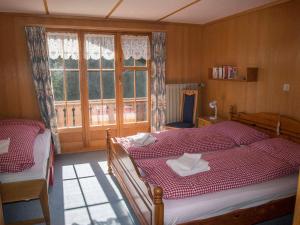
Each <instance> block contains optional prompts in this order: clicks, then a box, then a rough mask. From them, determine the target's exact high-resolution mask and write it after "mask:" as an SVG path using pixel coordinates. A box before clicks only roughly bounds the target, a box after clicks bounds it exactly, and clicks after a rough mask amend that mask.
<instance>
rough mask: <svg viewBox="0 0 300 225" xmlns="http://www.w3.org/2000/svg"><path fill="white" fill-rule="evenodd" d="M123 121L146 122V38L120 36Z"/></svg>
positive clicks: (147, 54) (148, 52)
mask: <svg viewBox="0 0 300 225" xmlns="http://www.w3.org/2000/svg"><path fill="white" fill-rule="evenodd" d="M122 50H123V73H122V84H123V86H122V90H123V121H124V123H132V122H133V123H134V122H145V121H148V120H149V119H148V66H149V65H148V61H147V59H148V58H149V54H150V50H149V39H148V36H127V35H123V36H122Z"/></svg>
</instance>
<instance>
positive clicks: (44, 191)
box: [0, 150, 54, 225]
mask: <svg viewBox="0 0 300 225" xmlns="http://www.w3.org/2000/svg"><path fill="white" fill-rule="evenodd" d="M53 160H54V152H53V151H52V150H50V154H49V158H48V161H47V168H48V169H47V174H46V179H36V180H28V181H18V182H12V183H3V184H0V225H5V223H4V218H3V209H2V204H5V203H13V202H19V201H27V200H33V199H39V200H40V203H41V208H42V211H43V216H44V217H43V218H36V219H30V220H26V221H18V222H15V223H10V224H6V225H18V224H19V225H25V224H26V225H30V224H39V223H46V225H50V211H49V203H48V186H49V182H50V184H51V183H52V182H53V180H51V179H53V178H52V177H51V174H52V175H53V168H52V166H53Z"/></svg>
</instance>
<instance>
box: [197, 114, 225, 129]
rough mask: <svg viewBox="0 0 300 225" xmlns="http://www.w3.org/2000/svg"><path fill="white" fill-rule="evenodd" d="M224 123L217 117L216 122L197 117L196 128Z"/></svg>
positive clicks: (205, 117)
mask: <svg viewBox="0 0 300 225" xmlns="http://www.w3.org/2000/svg"><path fill="white" fill-rule="evenodd" d="M222 121H224V119H223V118H220V117H218V118H217V119H216V120H212V119H210V118H209V116H204V117H199V118H198V127H205V126H208V125H211V124H215V123H219V122H222Z"/></svg>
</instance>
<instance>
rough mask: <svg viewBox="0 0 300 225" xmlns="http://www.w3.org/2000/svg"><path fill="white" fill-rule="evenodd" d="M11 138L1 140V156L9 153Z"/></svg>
mask: <svg viewBox="0 0 300 225" xmlns="http://www.w3.org/2000/svg"><path fill="white" fill-rule="evenodd" d="M9 143H10V138H7V139H4V140H0V154H4V153H8V148H9Z"/></svg>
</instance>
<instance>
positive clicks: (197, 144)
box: [118, 128, 236, 159]
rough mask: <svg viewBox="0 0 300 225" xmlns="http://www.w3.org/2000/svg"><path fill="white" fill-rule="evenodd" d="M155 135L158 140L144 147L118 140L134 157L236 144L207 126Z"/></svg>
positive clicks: (167, 154) (139, 157) (163, 154)
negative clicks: (132, 145) (131, 145)
mask: <svg viewBox="0 0 300 225" xmlns="http://www.w3.org/2000/svg"><path fill="white" fill-rule="evenodd" d="M153 135H154V136H155V137H156V138H157V141H156V142H155V143H153V144H150V145H147V146H144V147H130V145H129V143H128V142H126V139H124V138H121V139H120V138H119V139H118V141H119V142H120V143H122V145H123V146H124V148H125V149H127V151H128V152H129V154H130V155H131V156H132V157H133V158H134V159H144V158H158V157H167V156H176V155H181V154H183V153H185V152H188V153H196V152H207V151H216V150H224V149H230V148H233V147H234V146H236V144H235V142H234V141H233V140H232V139H231V138H229V137H226V136H224V135H222V134H219V133H217V132H215V131H211V130H209V129H206V128H203V129H199V128H190V129H176V130H175V129H174V130H170V131H166V132H161V133H154V134H153Z"/></svg>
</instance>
